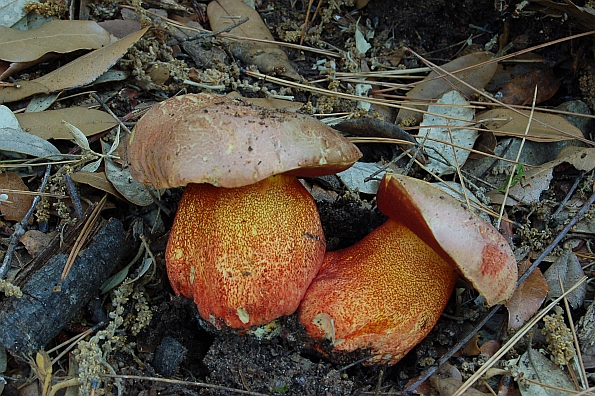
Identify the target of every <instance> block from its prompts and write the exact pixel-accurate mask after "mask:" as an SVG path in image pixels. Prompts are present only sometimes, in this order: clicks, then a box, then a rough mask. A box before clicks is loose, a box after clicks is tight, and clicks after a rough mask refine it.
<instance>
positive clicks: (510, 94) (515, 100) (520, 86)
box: [499, 69, 561, 106]
mask: <svg viewBox="0 0 595 396" xmlns="http://www.w3.org/2000/svg"><path fill="white" fill-rule="evenodd" d="M560 85H561V82H560V80H558V79H557V78H556V76H554V73H552V71H551V70H550V69H548V70H532V71H530V72H527V73H524V74H521V75H520V76H518V77H516V78H514V79H513V80H512V81H511V82H509V83H508V84H506V85H505V86H504V87H502V89H501V90H500V92H499V93H500V94H501V95H502V98H501V99H500V101H501V102H502V103H506V104H510V105H520V106H524V105H526V104H527V103H531V102H533V94H534V91H535V86H537V97H536V99H535V103H541V102H544V101H546V100H548V99H550V98H551V97H552V96H554V94H555V93H556V92H557V91H558V88H560Z"/></svg>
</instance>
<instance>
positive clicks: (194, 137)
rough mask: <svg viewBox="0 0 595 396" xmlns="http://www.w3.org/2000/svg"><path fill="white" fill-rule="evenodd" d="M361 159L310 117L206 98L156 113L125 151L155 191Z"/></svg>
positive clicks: (321, 169) (332, 168) (242, 181)
mask: <svg viewBox="0 0 595 396" xmlns="http://www.w3.org/2000/svg"><path fill="white" fill-rule="evenodd" d="M360 157H361V153H360V151H359V150H358V149H357V147H355V145H353V144H352V143H350V142H349V141H348V140H347V139H345V138H344V137H342V136H341V135H339V134H338V133H337V132H335V131H334V130H333V129H332V128H330V127H328V126H327V125H325V124H323V123H321V122H319V121H317V120H315V119H314V118H312V117H309V116H306V115H302V114H295V113H288V112H283V111H272V110H267V109H264V108H260V107H257V106H253V105H248V104H245V103H244V102H241V101H238V100H233V99H229V98H226V97H222V96H215V95H209V94H196V95H195V94H188V95H182V96H177V97H174V98H171V99H168V100H166V101H164V102H161V103H159V104H157V105H155V106H153V108H151V109H150V110H149V111H148V112H147V113H146V114H145V115H144V116H143V117H142V118H141V120H140V121H139V122H138V123H137V125H136V127H135V128H134V131H133V133H132V136H131V137H130V140H129V144H128V150H127V159H128V162H129V163H130V171H131V174H132V176H133V177H134V178H135V179H137V180H139V181H140V182H142V183H145V184H150V185H152V186H153V187H155V188H158V189H162V188H171V187H178V186H183V185H186V184H188V183H210V184H213V185H215V186H221V187H241V186H246V185H249V184H253V183H256V182H258V181H261V180H264V179H266V178H267V177H269V176H272V175H276V174H280V173H287V174H290V175H293V176H303V177H312V176H323V175H328V174H333V173H336V172H340V171H342V170H345V169H347V168H349V167H350V166H351V165H352V164H353V163H354V162H355V161H357V160H358V158H360Z"/></svg>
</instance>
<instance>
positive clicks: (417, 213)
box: [299, 174, 517, 364]
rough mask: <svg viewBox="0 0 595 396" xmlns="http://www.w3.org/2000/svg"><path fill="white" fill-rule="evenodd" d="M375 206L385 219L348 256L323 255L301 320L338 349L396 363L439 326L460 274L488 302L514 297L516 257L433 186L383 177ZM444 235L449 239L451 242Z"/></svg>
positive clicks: (486, 226)
mask: <svg viewBox="0 0 595 396" xmlns="http://www.w3.org/2000/svg"><path fill="white" fill-rule="evenodd" d="M377 202H378V207H379V209H380V210H381V211H382V212H383V213H385V214H386V215H388V217H389V219H388V221H387V222H386V223H385V224H383V225H382V226H380V227H378V228H377V229H375V230H374V231H372V233H370V234H369V235H368V236H367V237H366V238H364V239H363V240H362V241H360V242H358V243H357V244H355V245H354V246H352V247H349V248H347V249H342V250H338V251H336V252H330V253H327V254H326V256H325V259H324V262H323V264H322V266H321V270H320V272H319V274H318V275H317V276H316V278H315V279H314V281H313V282H312V284H311V285H310V287H309V288H308V290H307V292H306V295H305V296H304V299H303V300H302V303H301V305H300V308H299V319H300V322H301V323H302V325H303V326H304V327H305V329H306V331H307V332H308V333H309V334H310V335H311V336H312V337H313V338H316V339H322V338H326V339H330V340H331V343H332V346H333V349H334V351H340V352H352V351H356V350H360V349H361V350H366V349H367V350H369V351H370V352H371V353H372V354H374V355H376V356H375V357H373V358H372V359H370V360H369V361H368V363H382V362H384V363H388V364H394V363H396V362H397V361H398V360H399V359H401V358H402V357H403V356H404V355H405V354H406V353H407V352H408V351H409V350H411V348H413V347H414V346H415V345H416V344H417V343H419V341H421V340H422V339H423V338H424V337H425V336H426V335H427V334H428V332H429V331H430V330H431V329H432V327H433V326H434V325H435V324H436V322H437V321H438V318H439V317H440V314H441V313H442V311H443V309H444V307H445V306H446V303H447V302H448V299H449V297H450V295H451V293H452V290H453V288H454V283H455V280H456V279H457V277H458V275H459V274H462V275H463V276H465V277H466V278H468V280H470V281H471V282H472V283H473V284H474V285H475V287H478V288H480V289H479V291H480V293H482V294H483V295H484V296H485V297H486V300H487V301H488V303H489V304H493V303H497V302H501V301H503V300H505V299H506V298H508V297H510V296H511V295H512V292H513V290H514V287H515V282H516V279H517V267H516V262H515V260H514V256H513V254H512V250H511V249H510V247H509V246H508V244H507V243H506V241H505V240H504V238H503V237H502V236H501V235H500V234H498V232H497V231H496V230H495V229H494V228H493V227H492V226H491V225H490V224H488V223H487V222H485V221H484V220H482V219H481V218H479V217H478V216H476V215H475V214H473V213H471V212H469V211H467V210H466V209H464V208H463V207H462V206H461V205H460V204H459V203H458V201H456V200H455V199H454V198H452V197H451V196H449V195H446V194H445V193H444V192H443V191H442V190H440V189H439V188H437V187H434V186H432V185H430V184H429V183H425V182H423V181H420V180H417V179H413V178H410V177H406V176H400V175H392V174H387V175H386V176H385V177H384V178H383V180H382V182H381V185H380V189H379V191H378V196H377ZM447 234H448V235H447Z"/></svg>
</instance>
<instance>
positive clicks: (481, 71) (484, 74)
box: [396, 52, 497, 124]
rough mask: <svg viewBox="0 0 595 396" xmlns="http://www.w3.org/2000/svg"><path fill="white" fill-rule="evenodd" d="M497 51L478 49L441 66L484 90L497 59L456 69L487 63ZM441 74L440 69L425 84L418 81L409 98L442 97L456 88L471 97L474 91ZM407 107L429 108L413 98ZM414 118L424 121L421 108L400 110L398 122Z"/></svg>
mask: <svg viewBox="0 0 595 396" xmlns="http://www.w3.org/2000/svg"><path fill="white" fill-rule="evenodd" d="M492 56H494V54H492V53H490V52H474V53H472V54H469V55H465V56H461V57H460V58H457V59H455V60H453V61H451V62H448V63H447V64H445V65H442V66H441V67H442V68H443V69H444V70H446V71H449V72H451V73H454V74H455V75H456V76H457V77H458V78H459V79H461V80H463V81H465V82H466V83H467V84H470V85H472V86H473V87H475V88H477V89H482V88H483V87H485V85H486V84H487V83H488V82H489V81H490V79H491V78H492V76H493V75H494V72H495V71H496V67H497V62H491V63H488V64H486V65H483V66H480V67H473V68H471V69H468V70H464V71H461V72H456V71H457V70H461V69H465V68H468V67H472V66H475V65H478V64H480V63H483V62H487V61H489V60H490V59H491V58H492ZM440 75H441V74H439V73H437V72H431V73H430V74H429V75H428V76H427V77H426V78H425V79H424V80H423V81H422V82H421V83H419V84H417V85H416V86H415V87H414V88H413V89H412V90H410V91H409V92H407V97H409V98H411V99H417V100H422V101H425V100H428V99H438V98H439V97H441V96H442V95H444V94H445V93H446V92H448V91H451V90H453V89H457V90H459V91H460V92H462V93H463V95H466V96H469V95H472V94H473V92H474V91H473V90H472V89H471V88H469V87H467V86H465V85H463V84H461V83H460V82H458V81H456V80H455V79H453V78H452V77H448V76H447V77H445V78H439V77H438V76H440ZM403 106H406V107H411V108H416V109H419V110H420V111H423V110H426V109H427V107H428V106H423V105H416V104H415V102H413V101H406V102H404V103H403ZM411 117H413V119H415V121H416V123H417V124H419V123H420V122H421V120H422V117H423V114H422V113H420V112H419V111H414V110H406V109H401V110H399V114H398V115H397V122H396V123H397V124H400V123H401V122H402V121H403V120H405V119H409V118H411Z"/></svg>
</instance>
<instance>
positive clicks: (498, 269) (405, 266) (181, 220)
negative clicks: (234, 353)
mask: <svg viewBox="0 0 595 396" xmlns="http://www.w3.org/2000/svg"><path fill="white" fill-rule="evenodd" d="M127 155H128V161H129V163H130V168H131V172H132V175H133V176H134V177H135V178H136V179H137V180H139V181H141V182H143V183H146V184H150V185H152V186H154V187H156V188H159V189H163V188H171V187H178V186H184V185H187V187H186V189H185V191H184V194H183V196H182V199H181V201H180V205H179V207H178V212H177V214H176V218H175V220H174V224H173V226H172V229H171V233H170V239H169V242H168V247H167V251H166V263H167V271H168V276H169V279H170V282H171V285H172V287H173V289H174V291H175V292H176V293H177V294H182V295H184V296H186V297H188V298H193V299H194V301H195V302H196V305H197V308H198V311H199V313H200V315H201V316H202V317H203V318H204V319H206V320H207V321H209V322H210V323H212V324H213V325H215V326H217V327H220V326H229V327H232V328H249V327H253V326H258V325H262V324H266V323H269V322H271V321H272V320H274V319H276V318H278V317H280V316H284V315H290V314H292V313H294V312H295V311H296V310H297V309H298V306H300V303H301V306H300V310H299V317H300V321H301V322H302V324H303V325H304V327H305V328H306V330H307V331H308V333H309V334H311V335H312V336H313V337H315V338H323V337H326V338H328V339H330V340H331V341H332V343H333V345H334V346H335V348H336V349H339V350H344V351H352V350H355V349H358V348H369V349H371V350H372V351H373V352H374V353H377V354H378V355H379V356H378V359H376V360H373V361H380V360H382V359H383V358H384V359H385V360H388V361H389V362H396V361H397V360H398V359H400V358H401V357H402V356H403V355H404V354H405V353H406V352H407V351H408V350H410V349H411V348H412V347H413V346H414V345H415V344H417V343H418V342H419V341H420V340H421V339H422V338H423V337H425V335H426V334H427V333H428V332H429V330H430V329H431V328H432V327H433V325H434V324H435V323H436V321H437V320H438V317H439V315H440V313H441V312H442V310H443V309H444V306H445V305H446V303H447V301H448V298H449V296H450V294H451V292H452V289H453V287H454V282H455V280H456V278H457V277H458V275H459V274H462V275H463V276H465V277H466V278H467V279H468V280H469V281H471V282H472V283H473V284H474V286H475V287H476V288H477V289H478V290H479V291H480V292H481V293H482V294H483V295H485V297H486V300H487V302H488V303H489V304H493V303H498V302H501V301H503V300H504V299H506V298H507V297H509V296H510V294H511V293H512V289H513V287H514V283H515V281H516V264H515V262H514V259H513V256H512V253H511V251H510V248H509V247H508V245H507V244H506V242H505V240H504V239H503V238H502V237H501V236H500V235H499V234H498V233H497V231H496V230H495V229H494V228H492V227H491V225H489V224H488V223H486V222H484V221H483V220H480V219H478V218H477V217H475V216H474V215H473V214H471V213H470V212H468V211H466V210H465V209H463V208H462V207H460V206H459V207H457V206H453V205H452V202H451V201H450V199H451V198H450V197H445V196H444V194H443V193H438V195H437V192H436V191H437V190H434V188H433V187H431V186H429V185H427V184H426V183H423V182H419V181H415V180H414V179H409V178H406V177H401V176H387V177H385V178H384V179H383V181H382V183H381V188H380V191H379V193H378V205H379V208H380V210H381V211H382V212H383V213H385V214H386V215H388V216H389V220H388V221H387V222H386V223H385V224H384V225H382V226H381V227H379V228H378V229H376V230H375V231H373V232H372V233H371V234H370V235H369V236H368V237H366V238H365V239H364V240H362V241H361V242H359V243H358V244H356V245H354V246H353V247H351V248H348V249H344V250H341V251H337V252H329V253H326V254H325V239H324V235H323V232H322V227H321V224H320V219H319V217H318V212H317V209H316V205H315V203H314V200H313V199H312V197H311V196H310V194H309V193H308V192H307V190H306V189H305V188H304V187H303V185H302V184H301V183H300V181H299V180H298V179H297V178H296V176H300V177H313V176H322V175H327V174H332V173H336V172H339V171H342V170H344V169H346V168H348V167H349V166H351V165H352V164H353V163H354V162H355V161H357V159H358V158H359V157H360V156H361V153H360V152H359V150H358V149H357V148H356V147H355V146H354V145H352V144H351V143H349V142H348V141H347V140H346V139H344V138H343V137H342V136H340V135H339V134H337V133H336V132H334V130H332V129H331V128H329V127H327V126H325V125H324V124H322V123H320V122H318V121H316V120H314V119H312V118H310V117H308V116H304V115H300V114H293V113H286V112H279V111H270V110H266V109H263V108H259V107H256V106H251V105H247V104H245V103H243V102H241V101H238V100H231V99H228V98H225V97H219V96H213V95H206V94H198V95H183V96H179V97H175V98H172V99H169V100H167V101H164V102H162V103H160V104H158V105H156V106H154V107H153V108H152V109H151V110H150V111H149V112H148V113H147V114H146V115H145V116H144V117H143V118H142V119H141V120H140V121H139V122H138V124H137V125H136V127H135V130H134V132H133V135H132V136H131V138H130V141H129V146H128V154H127ZM427 189H430V190H427ZM438 191H439V190H438ZM402 193H404V194H402ZM428 199H430V201H431V202H427V200H428ZM415 202H423V205H418V204H416V203H415ZM443 202H446V204H443V205H442V206H441V205H440V204H441V203H443ZM424 205H429V206H424ZM422 206H423V207H426V208H432V209H431V210H430V211H427V210H425V209H420V207H422ZM432 210H433V211H434V212H435V213H431V211H432ZM445 211H446V212H445ZM437 230H438V234H436V232H437ZM440 230H442V231H440ZM469 238H471V239H469ZM468 239H469V240H468ZM467 264H469V265H467ZM461 266H462V267H461Z"/></svg>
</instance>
